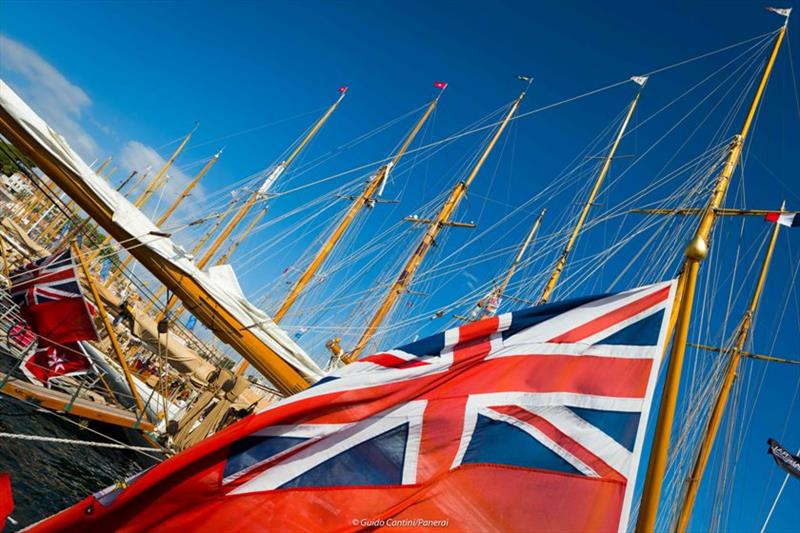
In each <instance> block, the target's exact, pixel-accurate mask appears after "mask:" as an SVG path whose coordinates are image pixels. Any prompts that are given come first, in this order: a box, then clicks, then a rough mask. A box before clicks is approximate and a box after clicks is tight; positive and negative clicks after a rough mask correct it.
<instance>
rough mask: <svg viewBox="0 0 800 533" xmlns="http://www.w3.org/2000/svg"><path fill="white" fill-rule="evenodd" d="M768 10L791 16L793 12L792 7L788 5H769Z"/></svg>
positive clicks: (787, 16)
mask: <svg viewBox="0 0 800 533" xmlns="http://www.w3.org/2000/svg"><path fill="white" fill-rule="evenodd" d="M767 11H772V12H773V13H777V14H778V15H781V16H783V17H786V18H789V15H791V13H792V8H791V7H786V8H779V7H768V8H767Z"/></svg>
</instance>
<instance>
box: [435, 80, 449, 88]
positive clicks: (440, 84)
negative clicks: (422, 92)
mask: <svg viewBox="0 0 800 533" xmlns="http://www.w3.org/2000/svg"><path fill="white" fill-rule="evenodd" d="M433 86H434V87H436V88H437V89H442V90H445V89H446V88H447V83H445V82H443V81H435V82H433Z"/></svg>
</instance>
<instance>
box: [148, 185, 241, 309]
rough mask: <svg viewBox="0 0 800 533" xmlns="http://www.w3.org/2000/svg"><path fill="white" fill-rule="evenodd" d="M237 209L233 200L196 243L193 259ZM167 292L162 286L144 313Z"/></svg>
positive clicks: (193, 248)
mask: <svg viewBox="0 0 800 533" xmlns="http://www.w3.org/2000/svg"><path fill="white" fill-rule="evenodd" d="M235 207H236V200H232V201H231V202H230V203H229V204H228V207H227V208H225V211H223V212H222V213H220V214H219V215H218V216H217V220H216V222H214V224H212V226H211V227H210V228H209V229H208V231H207V232H205V234H203V236H202V237H200V240H199V241H197V243H195V245H194V246H193V247H192V250H191V251H190V252H189V255H191V256H192V257H194V256H196V255H197V254H198V253H200V250H202V249H203V246H205V244H206V243H207V242H208V240H209V239H210V238H211V237H213V236H214V234H215V233H216V232H217V230H218V229H219V227H220V226H221V225H222V223H223V222H225V220H226V219H227V218H228V215H230V214H231V213H232V212H233V209H234V208H235ZM166 291H167V289H166V287H164V286H163V285H162V286H161V288H160V289H158V291H157V292H156V293H155V295H154V296H153V297H152V298H150V301H149V302H147V305H145V306H144V308H143V312H145V313H146V312H148V311H149V310H150V309H152V308H153V306H154V305H155V304H156V303H158V299H159V298H161V297H162V296H163V295H164V293H165V292H166Z"/></svg>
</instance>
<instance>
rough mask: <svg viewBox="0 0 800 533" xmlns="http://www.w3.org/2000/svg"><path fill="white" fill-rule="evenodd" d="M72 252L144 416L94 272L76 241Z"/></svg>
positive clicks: (142, 405) (140, 401) (142, 404)
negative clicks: (87, 265) (96, 283)
mask: <svg viewBox="0 0 800 533" xmlns="http://www.w3.org/2000/svg"><path fill="white" fill-rule="evenodd" d="M72 253H73V254H74V256H75V258H76V259H77V260H78V264H79V265H80V267H81V271H82V272H83V275H84V277H85V278H86V283H87V285H89V290H91V291H92V298H93V299H94V305H95V306H96V307H97V314H98V315H100V319H101V320H102V321H103V327H104V328H105V330H106V334H107V335H108V340H109V341H111V348H112V349H113V350H114V354H115V355H116V356H117V361H119V366H120V367H121V368H122V373H123V374H125V380H126V381H127V382H128V387H129V388H130V390H131V395H132V396H133V399H134V400H135V401H136V407H137V408H138V409H139V413H140V414H141V415H142V416H144V403H143V402H142V398H141V397H140V396H139V391H138V390H137V389H136V383H135V382H134V381H133V376H131V372H130V370H129V369H128V362H127V361H126V360H125V355H124V354H123V353H122V347H121V346H120V345H119V341H118V340H117V334H116V332H115V331H114V326H113V325H112V324H111V321H110V320H109V319H108V314H107V313H106V306H105V304H104V303H103V300H102V299H101V298H100V294H99V293H98V292H97V287H95V285H94V280H93V279H92V274H91V272H89V269H88V268H86V263H85V262H84V260H83V256H82V255H81V251H80V249H79V248H78V246H77V245H76V244H75V243H73V244H72Z"/></svg>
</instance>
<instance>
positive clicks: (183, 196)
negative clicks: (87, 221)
mask: <svg viewBox="0 0 800 533" xmlns="http://www.w3.org/2000/svg"><path fill="white" fill-rule="evenodd" d="M220 154H222V150H220V151H219V152H217V153H216V154H214V155H213V156H212V157H211V159H209V160H208V163H206V164H205V165H204V166H203V168H202V169H201V170H200V172H198V173H197V175H196V176H195V177H194V179H192V181H190V182H189V184H188V185H186V187H185V188H184V189H183V192H181V194H180V196H178V197H177V198H176V199H175V201H174V202H172V205H171V206H169V208H167V210H166V211H165V212H164V214H163V215H161V216H160V217H159V218H158V220H156V226H158V227H159V228H161V225H162V224H164V222H166V221H167V219H168V218H169V216H170V215H171V214H172V213H174V212H175V210H176V209H177V208H178V206H179V205H181V202H183V200H185V199H186V197H187V196H189V194H190V193H191V192H192V190H193V189H194V188H195V187H196V186H197V184H198V183H199V182H200V180H201V179H202V177H203V176H205V175H206V172H208V171H209V169H210V168H211V167H212V166H214V163H216V162H217V161H218V160H219V156H220ZM131 261H133V256H132V255H129V256H128V257H127V258H126V259H125V261H123V262H122V264H121V265H120V266H119V268H117V269H116V270H115V271H114V272H113V273H112V274H111V275H110V276H109V277H108V282H109V283H110V282H111V281H112V280H113V279H114V278H115V277H116V276H117V274H119V273H120V272H124V271H125V268H127V266H128V265H129V264H130V262H131Z"/></svg>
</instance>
